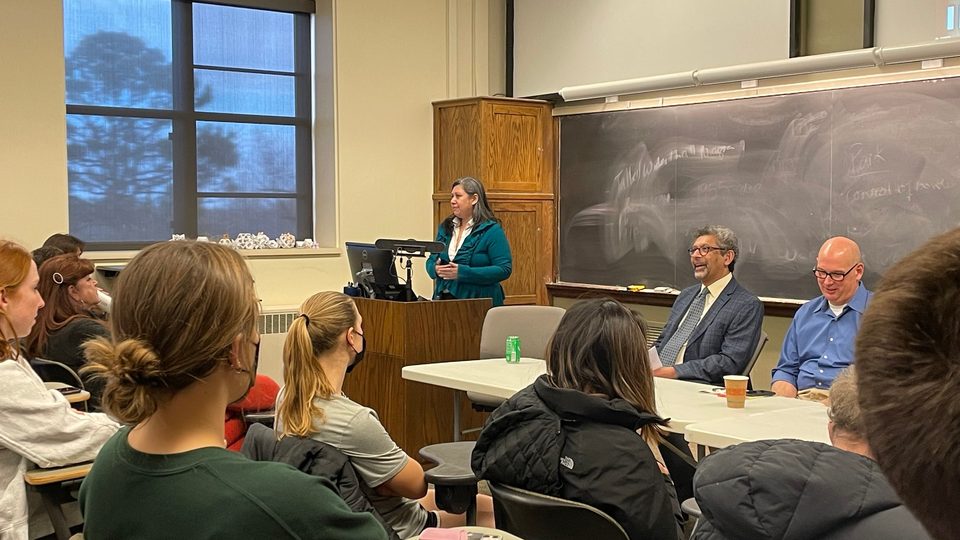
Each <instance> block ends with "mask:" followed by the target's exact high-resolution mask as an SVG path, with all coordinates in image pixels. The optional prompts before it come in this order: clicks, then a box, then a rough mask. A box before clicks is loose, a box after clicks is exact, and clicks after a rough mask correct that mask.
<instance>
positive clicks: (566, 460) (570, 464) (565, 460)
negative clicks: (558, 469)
mask: <svg viewBox="0 0 960 540" xmlns="http://www.w3.org/2000/svg"><path fill="white" fill-rule="evenodd" d="M560 464H561V465H563V466H564V467H566V468H568V469H570V470H573V460H572V459H570V458H569V457H567V456H563V457H561V458H560Z"/></svg>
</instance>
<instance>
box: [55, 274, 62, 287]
mask: <svg viewBox="0 0 960 540" xmlns="http://www.w3.org/2000/svg"><path fill="white" fill-rule="evenodd" d="M53 282H54V283H56V284H57V285H63V274H61V273H60V272H54V273H53Z"/></svg>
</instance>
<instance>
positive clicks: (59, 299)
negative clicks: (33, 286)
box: [27, 253, 97, 358]
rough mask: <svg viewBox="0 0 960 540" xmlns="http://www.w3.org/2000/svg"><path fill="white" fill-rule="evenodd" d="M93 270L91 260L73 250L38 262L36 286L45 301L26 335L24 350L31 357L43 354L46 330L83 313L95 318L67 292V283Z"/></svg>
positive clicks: (47, 336) (46, 338)
mask: <svg viewBox="0 0 960 540" xmlns="http://www.w3.org/2000/svg"><path fill="white" fill-rule="evenodd" d="M93 271H94V266H93V262H91V261H90V260H89V259H82V258H80V257H79V256H77V255H76V254H75V253H67V254H65V255H57V256H56V257H53V258H50V259H47V260H46V261H45V262H44V263H43V264H42V265H40V283H39V285H38V286H37V289H39V291H40V296H41V297H42V298H43V301H44V303H45V304H46V305H45V306H43V307H42V308H40V313H39V315H38V316H37V323H36V324H35V325H33V329H32V330H31V331H30V336H29V337H27V354H28V355H29V356H30V357H31V358H35V357H37V356H43V354H44V350H45V349H46V347H47V340H48V339H49V338H50V334H52V333H53V332H56V331H57V330H59V329H61V328H63V327H64V326H66V325H67V324H69V323H71V322H72V321H74V320H76V319H78V318H82V317H86V318H90V319H93V320H97V319H95V318H94V317H93V314H92V313H91V312H90V311H89V309H88V308H87V307H86V306H82V305H80V304H78V303H77V301H76V300H74V299H73V298H72V297H71V296H70V290H69V289H70V286H71V285H76V284H77V282H79V281H80V280H81V279H83V278H85V277H87V276H89V275H90V274H92V273H93Z"/></svg>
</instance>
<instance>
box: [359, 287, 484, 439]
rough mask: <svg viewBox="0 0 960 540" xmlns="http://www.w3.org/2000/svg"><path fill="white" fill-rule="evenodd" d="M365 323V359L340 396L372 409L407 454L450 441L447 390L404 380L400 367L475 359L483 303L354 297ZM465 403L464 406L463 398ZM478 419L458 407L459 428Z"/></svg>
mask: <svg viewBox="0 0 960 540" xmlns="http://www.w3.org/2000/svg"><path fill="white" fill-rule="evenodd" d="M354 300H355V301H356V303H357V309H358V310H359V311H360V316H361V317H363V331H364V337H365V339H366V351H367V352H366V354H365V355H364V358H363V362H361V363H360V364H359V365H358V366H357V367H356V369H354V370H353V371H352V372H351V373H350V374H348V375H347V378H346V380H345V381H344V385H343V390H344V393H345V394H346V395H347V396H348V397H349V398H350V399H352V400H353V401H355V402H357V403H360V404H361V405H365V406H367V407H370V408H371V409H373V410H375V411H377V413H378V414H379V416H380V421H381V423H383V426H384V427H385V428H386V429H387V432H388V433H390V436H391V437H393V440H395V441H396V442H397V444H398V445H400V448H403V450H404V451H405V452H406V453H407V455H409V456H412V457H416V456H418V455H419V450H420V449H421V448H423V447H424V446H426V445H428V444H436V443H440V442H449V441H450V440H451V439H452V432H453V392H454V391H453V390H451V389H449V388H440V387H437V386H432V385H429V384H421V383H416V382H412V381H406V380H404V379H403V378H401V376H400V371H401V370H402V369H403V367H404V366H412V365H415V364H429V363H434V362H451V361H456V360H475V359H477V358H479V357H480V329H481V328H482V327H483V318H484V316H485V315H486V313H487V310H488V309H490V306H491V301H490V299H489V298H481V299H472V300H437V301H433V302H390V301H387V300H373V299H368V298H355V299H354ZM463 401H464V402H466V400H463ZM481 421H482V416H481V415H480V413H477V412H474V411H473V410H470V408H469V403H465V404H464V405H463V410H462V411H461V422H462V424H463V425H471V426H472V425H481Z"/></svg>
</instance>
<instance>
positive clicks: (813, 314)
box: [771, 236, 872, 398]
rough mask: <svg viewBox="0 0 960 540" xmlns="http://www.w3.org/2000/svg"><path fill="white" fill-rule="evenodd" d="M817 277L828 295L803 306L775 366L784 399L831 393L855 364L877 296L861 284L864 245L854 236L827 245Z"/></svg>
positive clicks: (775, 388) (778, 390) (822, 250)
mask: <svg viewBox="0 0 960 540" xmlns="http://www.w3.org/2000/svg"><path fill="white" fill-rule="evenodd" d="M813 275H814V277H816V278H817V285H818V286H819V287H820V292H821V293H823V295H822V296H820V297H817V298H814V299H813V300H811V301H809V302H807V303H806V304H804V305H803V306H802V307H801V308H800V309H799V310H797V313H796V315H794V317H793V322H791V323H790V329H789V330H787V335H786V337H784V339H783V349H782V351H781V352H780V361H779V362H778V363H777V367H776V368H774V370H773V384H772V385H771V390H773V391H774V392H776V393H777V395H781V396H784V397H797V394H798V392H799V393H800V394H801V395H805V394H811V397H813V398H816V397H817V396H818V395H820V396H825V395H826V394H825V392H826V391H827V390H828V389H829V388H830V385H831V384H832V383H833V379H834V377H836V376H837V374H838V373H840V372H841V371H842V370H843V368H845V367H847V366H849V365H851V364H852V363H853V345H854V341H855V339H856V337H857V330H858V329H859V328H860V319H861V318H862V317H863V312H864V311H865V310H866V309H867V303H868V302H869V301H870V297H871V296H872V293H871V292H870V291H868V290H867V288H866V287H864V286H863V284H862V283H860V279H861V278H862V277H863V260H862V259H861V257H860V247H859V246H858V245H857V243H856V242H854V241H853V240H850V239H849V238H844V237H842V236H835V237H833V238H831V239H829V240H827V241H826V242H824V243H823V246H822V247H821V248H820V252H819V253H818V254H817V266H816V268H814V269H813Z"/></svg>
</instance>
